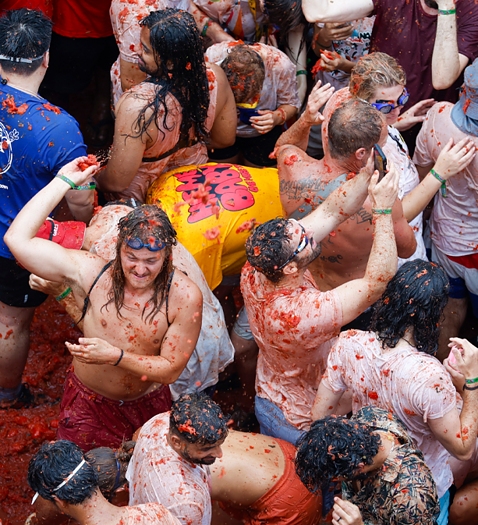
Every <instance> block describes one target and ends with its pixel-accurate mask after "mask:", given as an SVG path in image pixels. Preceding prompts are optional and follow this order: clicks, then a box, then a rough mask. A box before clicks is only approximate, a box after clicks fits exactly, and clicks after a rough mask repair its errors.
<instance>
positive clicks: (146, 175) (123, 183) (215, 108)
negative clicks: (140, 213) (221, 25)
mask: <svg viewBox="0 0 478 525" xmlns="http://www.w3.org/2000/svg"><path fill="white" fill-rule="evenodd" d="M141 26H142V29H141V51H140V52H139V62H138V66H139V68H140V69H141V70H142V71H144V72H145V73H147V74H148V75H150V77H149V78H148V79H147V80H146V81H144V82H142V83H141V84H138V85H136V86H134V87H132V88H131V89H130V90H129V91H128V92H127V93H125V94H124V95H123V97H122V98H121V99H120V100H119V102H118V104H117V105H116V112H115V113H116V120H115V135H114V140H113V150H112V153H111V159H110V160H109V162H108V165H107V167H106V169H105V170H104V171H103V172H102V173H101V175H100V177H99V179H98V181H99V183H100V185H101V189H102V190H103V191H107V192H112V193H113V194H114V195H115V197H117V198H118V197H134V198H135V199H136V200H138V201H139V202H145V198H146V192H147V190H148V188H149V186H150V185H151V183H152V182H153V181H154V180H155V179H156V178H157V177H159V175H161V173H163V172H165V171H168V170H171V169H174V168H178V167H180V166H187V165H190V164H193V165H198V164H204V163H205V162H207V158H208V157H207V148H206V142H207V141H208V142H209V145H210V147H214V148H224V147H227V146H229V145H231V144H233V143H234V139H235V134H236V120H237V117H236V106H235V103H234V96H233V94H232V91H231V89H230V87H229V84H228V82H227V78H226V76H225V74H224V72H223V71H222V70H221V68H219V67H216V66H212V67H208V69H206V63H205V60H204V53H203V48H202V42H201V38H200V35H199V31H198V29H197V26H196V24H195V22H194V18H193V17H192V16H191V15H190V14H189V13H187V12H186V11H179V10H177V9H163V10H162V11H154V12H152V13H151V14H150V15H149V16H147V17H146V18H144V19H143V20H141Z"/></svg>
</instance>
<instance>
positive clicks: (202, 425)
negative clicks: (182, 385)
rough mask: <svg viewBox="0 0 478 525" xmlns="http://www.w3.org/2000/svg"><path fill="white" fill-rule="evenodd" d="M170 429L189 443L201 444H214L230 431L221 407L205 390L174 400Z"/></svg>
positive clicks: (170, 416)
mask: <svg viewBox="0 0 478 525" xmlns="http://www.w3.org/2000/svg"><path fill="white" fill-rule="evenodd" d="M169 429H170V431H171V433H172V434H175V435H176V436H178V437H179V438H181V439H183V440H185V441H187V442H188V443H198V444H200V445H213V444H214V443H217V442H218V441H220V440H221V439H224V438H225V437H226V436H227V434H228V432H229V429H228V427H227V420H226V418H225V417H224V414H223V413H222V410H221V407H220V406H219V405H218V404H217V403H215V402H214V401H213V400H212V399H211V398H210V397H209V396H208V395H207V394H205V393H204V392H200V393H191V394H183V395H181V396H180V397H179V398H178V399H177V400H176V401H173V404H172V406H171V412H170V415H169Z"/></svg>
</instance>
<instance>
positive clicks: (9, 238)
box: [3, 227, 14, 253]
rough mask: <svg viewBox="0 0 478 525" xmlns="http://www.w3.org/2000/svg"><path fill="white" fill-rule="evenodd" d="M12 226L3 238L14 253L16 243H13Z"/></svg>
mask: <svg viewBox="0 0 478 525" xmlns="http://www.w3.org/2000/svg"><path fill="white" fill-rule="evenodd" d="M11 230H12V228H11V227H10V228H8V230H7V233H6V234H5V235H4V237H3V240H4V242H5V244H6V245H7V246H8V248H9V249H10V251H11V252H12V253H13V249H14V244H13V235H12V232H11Z"/></svg>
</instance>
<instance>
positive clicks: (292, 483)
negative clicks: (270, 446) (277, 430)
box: [219, 439, 322, 525]
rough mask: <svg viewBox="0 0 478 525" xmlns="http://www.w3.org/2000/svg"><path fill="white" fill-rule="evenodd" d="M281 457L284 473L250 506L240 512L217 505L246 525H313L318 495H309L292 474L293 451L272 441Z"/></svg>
mask: <svg viewBox="0 0 478 525" xmlns="http://www.w3.org/2000/svg"><path fill="white" fill-rule="evenodd" d="M276 441H277V443H279V445H280V448H281V449H282V452H283V454H284V459H285V467H284V474H283V475H282V476H281V478H280V479H279V480H278V481H277V483H276V484H275V485H274V486H273V487H272V488H271V489H270V490H269V491H268V492H267V493H266V494H264V496H262V498H260V499H259V500H257V501H256V502H255V503H254V505H251V506H250V507H248V508H245V509H241V508H237V507H233V506H229V504H227V503H224V502H220V503H219V505H220V507H221V508H222V509H223V510H224V511H225V512H227V513H228V514H230V515H231V516H233V517H234V518H236V519H239V520H243V521H244V523H246V524H247V525H265V524H268V525H269V524H271V525H272V524H274V525H279V524H280V525H299V524H300V525H315V524H316V523H319V521H320V520H321V516H322V496H321V495H320V494H317V495H316V494H312V493H311V492H309V491H308V490H307V488H306V487H305V486H304V485H303V483H302V481H300V478H299V476H298V475H297V473H296V471H295V465H294V460H295V453H296V451H297V449H296V448H295V447H294V445H292V444H291V443H288V442H287V441H283V440H282V439H276Z"/></svg>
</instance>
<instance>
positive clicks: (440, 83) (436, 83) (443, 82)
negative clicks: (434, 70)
mask: <svg viewBox="0 0 478 525" xmlns="http://www.w3.org/2000/svg"><path fill="white" fill-rule="evenodd" d="M455 80H456V79H455ZM455 80H453V79H446V78H443V77H440V78H436V79H433V80H432V85H433V89H436V90H437V91H440V90H443V89H448V88H449V87H451V86H452V85H453V83H454V82H455Z"/></svg>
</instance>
